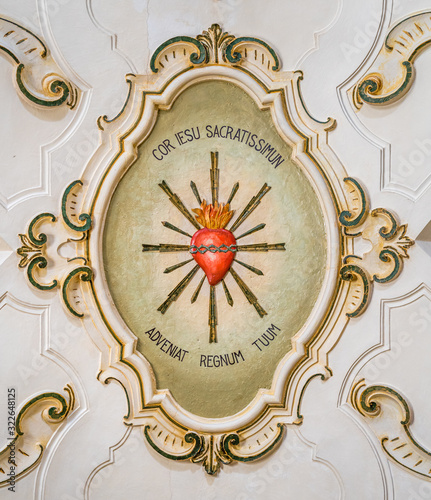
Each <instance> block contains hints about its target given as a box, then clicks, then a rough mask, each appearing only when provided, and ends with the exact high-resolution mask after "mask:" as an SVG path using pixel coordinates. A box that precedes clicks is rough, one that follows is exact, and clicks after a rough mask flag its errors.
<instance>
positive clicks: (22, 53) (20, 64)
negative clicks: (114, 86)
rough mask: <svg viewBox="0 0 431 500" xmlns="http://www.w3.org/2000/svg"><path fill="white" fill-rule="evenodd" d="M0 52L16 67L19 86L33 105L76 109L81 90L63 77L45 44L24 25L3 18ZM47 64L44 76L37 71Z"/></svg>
mask: <svg viewBox="0 0 431 500" xmlns="http://www.w3.org/2000/svg"><path fill="white" fill-rule="evenodd" d="M0 51H2V52H4V53H5V54H6V55H7V56H8V58H9V59H10V60H11V61H12V62H13V63H14V64H16V86H17V88H18V90H19V91H20V92H21V94H22V95H23V96H24V97H25V98H26V99H28V100H29V101H31V102H32V103H33V104H36V105H38V106H43V107H49V108H52V107H57V106H61V105H62V104H64V103H66V104H67V106H69V107H70V108H71V109H73V108H74V107H75V106H76V104H77V101H78V89H77V88H76V87H75V86H74V85H73V84H72V83H71V82H69V81H68V80H67V79H66V78H65V77H64V76H62V75H61V74H60V71H59V68H58V66H57V65H56V64H55V62H54V61H53V59H52V57H51V56H50V55H49V51H48V49H47V47H46V45H45V43H44V42H43V41H42V40H41V39H40V38H39V37H37V36H36V35H35V34H34V33H32V32H31V31H29V30H28V29H26V28H24V27H23V26H21V25H20V24H17V23H16V22H14V21H12V20H11V19H7V18H5V17H0ZM40 63H43V66H44V67H45V73H44V76H42V77H39V78H40V81H39V80H38V79H37V78H38V77H36V76H35V75H40V72H39V71H35V67H36V64H40Z"/></svg>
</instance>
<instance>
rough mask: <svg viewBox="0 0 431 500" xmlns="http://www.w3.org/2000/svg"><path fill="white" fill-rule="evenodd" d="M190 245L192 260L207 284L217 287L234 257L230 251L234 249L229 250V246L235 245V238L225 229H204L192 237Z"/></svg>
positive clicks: (233, 253)
mask: <svg viewBox="0 0 431 500" xmlns="http://www.w3.org/2000/svg"><path fill="white" fill-rule="evenodd" d="M191 245H192V247H191V253H192V255H193V258H194V259H195V261H196V262H197V263H198V264H199V266H200V267H201V269H202V270H203V271H204V273H205V274H206V275H207V278H208V282H209V284H210V285H211V286H214V285H217V283H219V282H220V281H221V280H222V279H223V278H224V277H225V275H226V273H227V272H228V271H229V268H230V266H231V264H232V261H233V259H234V257H235V252H234V251H232V250H236V247H234V248H230V249H229V247H231V245H236V239H235V236H234V235H233V234H232V233H231V232H230V231H228V230H227V229H208V228H206V227H204V228H203V229H199V231H196V233H195V234H194V235H193V238H192V241H191ZM200 247H206V248H200ZM199 248H200V250H199ZM205 250H206V251H205Z"/></svg>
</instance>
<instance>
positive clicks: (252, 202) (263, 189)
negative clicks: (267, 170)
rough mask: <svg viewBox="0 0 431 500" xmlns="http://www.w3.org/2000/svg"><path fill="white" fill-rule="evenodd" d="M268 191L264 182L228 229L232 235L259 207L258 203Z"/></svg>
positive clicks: (268, 188)
mask: <svg viewBox="0 0 431 500" xmlns="http://www.w3.org/2000/svg"><path fill="white" fill-rule="evenodd" d="M270 189H271V187H270V186H268V184H267V183H266V182H265V184H264V185H263V186H262V187H261V189H260V191H259V192H258V193H257V195H256V196H253V198H252V199H251V200H250V201H249V202H248V203H247V205H246V207H245V208H244V210H243V211H242V212H241V214H240V215H239V217H238V219H237V220H236V221H235V222H234V223H233V224H232V227H231V228H230V231H231V232H232V233H233V232H234V231H236V230H237V229H238V228H239V226H240V225H241V224H242V223H243V222H244V221H245V220H246V219H247V217H248V216H249V215H250V214H251V213H252V212H253V211H254V210H255V209H256V208H257V207H258V206H259V204H260V201H261V200H262V198H263V197H264V196H265V195H266V193H267V192H268V191H269V190H270Z"/></svg>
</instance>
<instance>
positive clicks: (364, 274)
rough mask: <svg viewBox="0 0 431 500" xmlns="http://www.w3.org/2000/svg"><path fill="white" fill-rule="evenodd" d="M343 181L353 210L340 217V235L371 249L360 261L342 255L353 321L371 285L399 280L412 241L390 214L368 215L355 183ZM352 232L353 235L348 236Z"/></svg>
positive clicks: (383, 211)
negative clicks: (369, 244) (369, 245)
mask: <svg viewBox="0 0 431 500" xmlns="http://www.w3.org/2000/svg"><path fill="white" fill-rule="evenodd" d="M344 181H345V183H346V187H347V190H348V194H349V197H350V203H351V204H352V208H351V209H348V210H344V211H342V212H341V214H340V216H339V221H340V224H341V226H342V227H343V232H344V234H345V236H347V237H350V238H352V239H355V238H359V237H362V239H364V240H367V241H369V242H370V243H371V245H372V249H371V250H370V251H369V252H367V253H365V254H364V255H363V256H362V257H361V256H358V255H354V254H349V255H345V256H344V258H343V266H342V268H341V270H340V276H341V279H342V280H344V281H349V282H350V283H351V284H352V286H351V290H350V297H351V300H350V306H349V308H348V311H347V312H346V314H347V316H349V317H356V316H359V315H361V314H362V313H363V312H364V311H365V309H366V308H367V305H368V302H369V299H370V294H371V290H372V284H373V282H376V283H388V282H390V281H393V280H394V279H396V278H397V277H398V276H399V274H400V273H401V271H402V267H403V261H404V259H408V258H409V255H408V249H409V248H410V247H411V246H412V245H413V244H414V241H413V240H412V239H411V238H409V237H408V236H406V232H407V224H403V225H399V224H398V222H397V220H396V217H395V215H394V214H393V213H392V212H390V211H389V210H386V209H385V208H375V209H374V210H371V212H370V211H369V209H368V199H367V196H366V193H365V191H364V189H363V188H362V187H361V185H360V183H359V182H358V181H357V180H356V179H353V178H351V177H346V178H345V179H344ZM353 228H354V231H355V232H349V230H351V229H353Z"/></svg>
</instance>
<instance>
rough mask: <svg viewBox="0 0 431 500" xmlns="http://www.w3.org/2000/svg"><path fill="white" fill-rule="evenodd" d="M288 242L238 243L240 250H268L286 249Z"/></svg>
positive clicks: (238, 249)
mask: <svg viewBox="0 0 431 500" xmlns="http://www.w3.org/2000/svg"><path fill="white" fill-rule="evenodd" d="M285 245H286V243H273V244H271V245H268V243H255V244H254V245H237V247H236V248H237V251H238V252H268V251H270V250H286V248H285Z"/></svg>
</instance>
